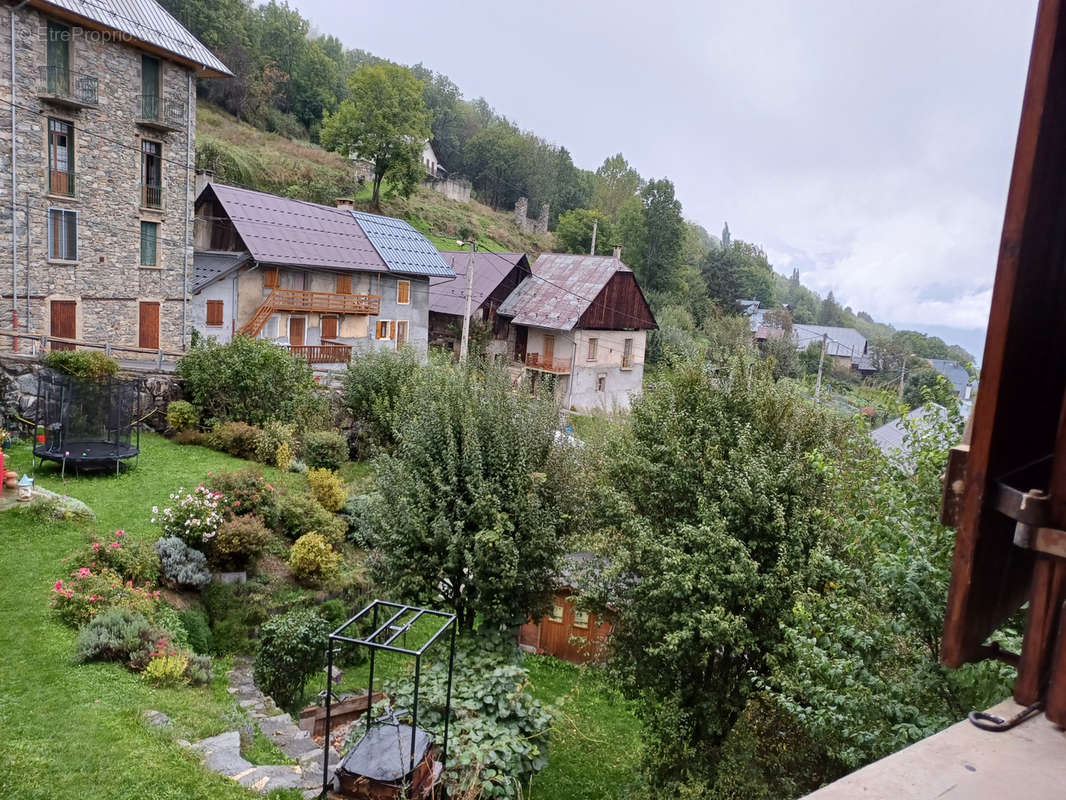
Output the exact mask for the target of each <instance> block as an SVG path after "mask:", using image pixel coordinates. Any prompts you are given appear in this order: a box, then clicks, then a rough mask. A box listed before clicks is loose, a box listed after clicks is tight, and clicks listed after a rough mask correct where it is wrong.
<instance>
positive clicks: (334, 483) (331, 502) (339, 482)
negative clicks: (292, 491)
mask: <svg viewBox="0 0 1066 800" xmlns="http://www.w3.org/2000/svg"><path fill="white" fill-rule="evenodd" d="M307 488H308V489H309V490H310V491H311V494H312V496H313V497H314V498H315V499H316V500H317V501H318V502H319V503H321V504H322V507H323V508H324V509H326V511H340V510H341V509H342V508H343V507H344V501H345V500H347V499H348V487H347V485H345V483H344V478H342V477H341V476H340V475H338V474H337V473H336V472H334V471H333V470H331V469H321V468H313V469H309V470H308V471H307Z"/></svg>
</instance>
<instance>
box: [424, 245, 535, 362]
mask: <svg viewBox="0 0 1066 800" xmlns="http://www.w3.org/2000/svg"><path fill="white" fill-rule="evenodd" d="M441 256H443V257H444V260H445V261H447V262H448V263H449V264H450V265H451V267H452V270H453V271H454V272H455V278H454V279H453V278H430V281H429V341H430V344H432V345H435V346H437V347H443V348H444V349H446V350H453V351H455V352H458V351H459V337H460V334H461V333H462V329H463V315H464V314H465V313H466V287H467V279H466V270H467V265H468V264H469V263H470V251H469V250H450V251H445V252H442V253H441ZM473 258H474V264H473V270H474V273H473V278H472V281H473V283H472V285H471V301H470V315H471V319H473V320H475V321H476V322H478V323H479V324H480V325H482V326H484V327H485V328H486V330H487V331H489V330H490V331H491V338H489V339H488V341H487V342H486V344H485V352H486V355H488V356H489V357H491V358H495V357H497V356H506V355H507V354H508V353H509V352H510V350H511V345H510V344H509V343H508V334H509V333H510V331H511V327H510V325H509V324H508V320H506V319H505V318H503V317H500V316H498V315H497V313H496V310H497V309H498V308H499V307H500V305H502V304H503V301H504V300H506V299H507V297H508V296H509V295H510V294H511V292H513V291H514V290H515V289H516V288H518V285H519V284H520V283H521V282H522V280H523V279H524V278H525V277H526V276H527V275H529V274H530V270H529V259H528V258H527V257H526V254H525V253H494V252H486V251H481V252H478V253H475V254H474V256H473Z"/></svg>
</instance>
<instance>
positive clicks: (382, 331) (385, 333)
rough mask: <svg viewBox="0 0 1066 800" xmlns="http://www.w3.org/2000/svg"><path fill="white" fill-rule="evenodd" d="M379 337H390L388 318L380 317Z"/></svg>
mask: <svg viewBox="0 0 1066 800" xmlns="http://www.w3.org/2000/svg"><path fill="white" fill-rule="evenodd" d="M378 338H379V339H388V338H389V320H387V319H379V320H378Z"/></svg>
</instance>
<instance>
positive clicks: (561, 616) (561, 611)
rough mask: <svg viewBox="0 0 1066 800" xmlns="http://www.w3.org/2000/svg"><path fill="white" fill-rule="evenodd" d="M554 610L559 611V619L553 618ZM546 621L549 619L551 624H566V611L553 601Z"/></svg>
mask: <svg viewBox="0 0 1066 800" xmlns="http://www.w3.org/2000/svg"><path fill="white" fill-rule="evenodd" d="M555 609H559V618H558V619H556V618H555ZM548 619H550V620H551V621H552V622H555V623H558V624H561V623H563V622H566V609H565V608H563V607H562V606H561V605H559V604H558V603H556V602H554V601H553V602H552V607H551V611H549V612H548Z"/></svg>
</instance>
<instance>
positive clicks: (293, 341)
mask: <svg viewBox="0 0 1066 800" xmlns="http://www.w3.org/2000/svg"><path fill="white" fill-rule="evenodd" d="M306 322H307V321H306V320H305V319H304V318H303V317H289V346H290V347H302V346H303V343H304V328H305V327H306Z"/></svg>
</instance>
